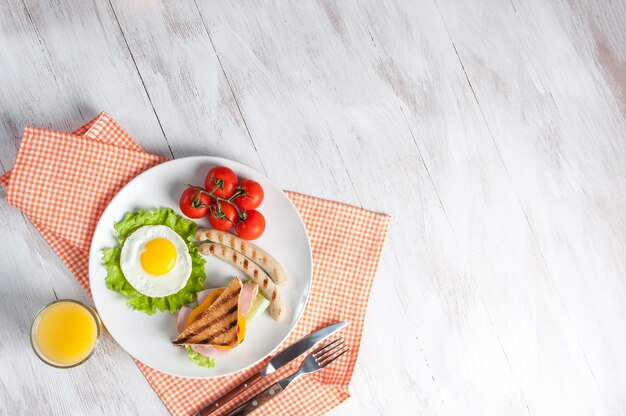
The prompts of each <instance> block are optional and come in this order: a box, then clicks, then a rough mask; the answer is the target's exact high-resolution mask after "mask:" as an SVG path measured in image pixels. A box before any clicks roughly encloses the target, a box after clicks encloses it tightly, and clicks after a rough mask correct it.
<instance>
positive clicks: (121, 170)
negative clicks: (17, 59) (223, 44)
mask: <svg viewBox="0 0 626 416" xmlns="http://www.w3.org/2000/svg"><path fill="white" fill-rule="evenodd" d="M163 161H165V159H164V158H162V157H160V156H155V155H151V154H148V153H145V152H144V151H143V150H141V148H140V147H139V146H138V145H137V144H136V143H135V142H134V141H133V140H132V139H131V138H130V137H129V136H128V135H127V134H126V133H125V132H124V131H123V130H122V129H121V128H120V127H119V126H118V125H117V123H115V121H113V119H111V118H110V117H109V116H108V115H106V114H104V113H102V114H100V115H99V116H97V117H96V118H95V119H93V120H91V121H90V122H89V123H87V124H86V125H84V126H82V127H81V128H79V129H78V130H77V131H75V132H74V133H73V134H67V133H60V132H56V131H51V130H46V129H39V128H32V127H26V128H25V129H24V136H23V138H22V143H21V145H20V149H19V152H18V156H17V160H16V161H15V166H14V168H13V170H12V171H11V172H7V173H6V174H4V175H3V176H1V177H0V183H3V184H4V185H5V186H6V187H7V200H8V202H9V203H11V204H12V205H15V206H16V207H18V208H19V209H21V210H22V211H23V212H24V213H25V214H26V215H27V216H28V217H29V218H30V219H31V220H32V221H33V223H34V224H35V225H36V226H37V228H38V229H39V230H40V231H41V233H42V234H43V236H44V237H45V238H46V240H47V241H48V243H50V245H51V246H52V248H53V249H54V251H55V252H56V253H57V254H58V255H59V257H60V258H61V259H62V260H63V262H64V263H65V264H66V265H67V266H68V268H69V269H70V270H71V271H72V273H73V274H74V275H75V276H76V278H77V280H78V281H79V283H80V284H81V285H82V286H83V287H84V288H85V290H86V291H88V292H89V280H88V268H87V263H88V257H89V246H90V242H91V237H92V235H93V231H94V229H95V226H96V224H97V222H98V219H99V217H100V214H101V213H102V211H103V210H104V208H105V207H106V205H107V203H108V202H109V200H110V199H111V198H112V197H113V196H114V195H115V194H116V193H117V192H118V191H119V190H120V189H121V188H122V187H123V186H124V185H125V184H126V183H127V182H128V181H129V180H130V179H132V178H133V177H135V176H136V175H137V174H139V173H140V172H142V171H144V170H146V169H148V168H150V167H152V166H154V165H156V164H158V163H161V162H163ZM287 195H288V196H289V198H291V200H292V201H293V203H294V204H295V206H296V208H297V209H298V211H299V212H300V215H301V216H302V219H303V220H304V223H305V225H306V228H307V231H308V233H309V237H310V240H311V246H312V250H313V264H314V268H313V283H312V286H311V292H310V295H309V300H308V302H307V305H306V309H305V311H304V313H303V314H302V317H301V318H300V321H299V322H298V324H297V325H296V327H295V329H294V330H293V332H292V333H291V334H290V336H289V337H288V339H287V340H286V341H285V343H284V344H283V345H281V346H280V347H279V349H278V350H282V349H284V348H285V347H286V346H288V345H289V344H291V343H292V342H294V341H296V340H298V339H299V338H301V337H303V336H304V335H306V334H308V333H310V332H312V331H314V330H316V329H318V328H321V327H323V326H325V325H328V324H330V323H333V322H337V321H342V320H345V321H349V322H350V325H349V326H348V327H347V328H344V329H343V330H342V331H341V336H343V338H344V339H345V341H346V343H347V344H348V345H349V346H350V352H349V353H348V354H346V356H344V357H342V359H340V360H337V361H336V362H334V363H333V364H332V365H331V366H329V367H327V368H325V369H324V370H322V371H319V372H317V373H315V374H312V375H310V376H306V377H302V378H301V379H299V380H298V381H296V382H294V383H293V384H292V385H291V386H289V388H288V389H287V390H285V391H284V392H283V393H281V395H280V396H278V397H277V398H276V399H274V400H271V401H270V402H268V403H267V404H265V405H264V406H262V407H261V408H259V409H258V410H257V411H256V412H255V415H264V416H265V415H266V416H269V415H321V414H324V413H326V412H327V411H329V410H330V409H332V408H333V407H335V406H337V405H338V404H339V403H341V402H343V401H344V400H346V399H347V398H348V397H349V393H348V384H349V382H350V378H351V377H352V372H353V370H354V365H355V363H356V358H357V354H358V351H359V344H360V341H361V333H362V329H363V321H364V319H365V311H366V307H367V302H368V299H369V294H370V290H371V286H372V283H373V280H374V274H375V272H376V268H377V265H378V261H379V258H380V254H381V251H382V247H383V242H384V239H385V236H386V233H387V227H388V223H389V217H388V216H385V215H381V214H376V213H373V212H370V211H365V210H363V209H360V208H356V207H352V206H348V205H344V204H340V203H337V202H332V201H327V200H322V199H319V198H314V197H310V196H306V195H302V194H297V193H293V192H287ZM301 360H302V358H301V359H299V360H298V361H296V362H294V363H292V364H291V365H289V366H286V367H285V368H283V369H281V370H280V371H278V372H277V373H276V374H272V375H271V376H269V377H266V379H264V380H263V381H262V382H260V383H258V384H257V385H256V386H254V387H253V388H251V389H250V391H248V392H246V393H244V394H243V395H242V396H240V397H239V398H238V400H236V401H234V402H233V403H231V404H230V406H228V407H224V408H223V409H222V410H221V411H220V412H219V413H218V412H216V413H215V414H216V415H219V414H224V413H225V412H227V411H229V410H232V408H233V407H234V406H236V405H238V404H240V403H241V402H242V401H243V400H245V399H247V398H249V397H250V396H252V395H253V394H256V393H257V392H258V391H260V390H261V389H263V388H266V387H267V386H268V385H270V384H271V383H274V382H275V381H276V380H278V379H280V378H282V377H283V376H285V375H287V374H288V373H289V372H291V371H294V370H295V368H296V367H297V366H298V365H299V363H300V361H301ZM137 365H138V366H139V368H140V369H141V371H142V372H143V373H144V375H145V376H146V378H147V379H148V381H149V382H150V384H152V387H153V388H154V390H155V391H156V392H157V394H158V395H159V396H160V397H161V399H162V400H163V402H164V403H165V405H166V406H167V408H168V409H169V410H170V412H171V413H172V414H173V415H176V416H178V415H189V414H193V413H195V412H196V411H198V410H199V409H200V408H201V407H203V406H204V405H205V404H207V403H210V402H212V401H214V400H215V399H217V398H218V397H219V396H221V395H222V394H224V393H225V392H226V391H228V390H229V389H230V388H232V387H233V386H235V385H237V384H239V383H240V382H241V381H243V380H244V379H245V378H247V377H249V376H250V375H252V374H253V373H254V372H256V371H258V370H259V369H260V368H261V367H262V366H263V365H264V363H259V364H258V365H256V366H254V367H253V368H250V369H248V370H246V371H242V372H240V373H237V374H234V375H231V376H226V377H220V378H215V379H207V380H193V379H185V378H180V377H173V376H168V375H165V374H163V373H160V372H158V371H156V370H154V369H152V368H150V367H148V366H146V365H144V364H142V363H140V362H138V361H137Z"/></svg>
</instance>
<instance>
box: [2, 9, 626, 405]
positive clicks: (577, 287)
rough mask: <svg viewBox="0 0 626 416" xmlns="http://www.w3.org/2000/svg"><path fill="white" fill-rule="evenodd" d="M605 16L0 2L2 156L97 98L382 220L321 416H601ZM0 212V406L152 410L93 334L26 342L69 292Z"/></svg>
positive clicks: (621, 347) (624, 177)
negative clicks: (347, 343) (335, 389)
mask: <svg viewBox="0 0 626 416" xmlns="http://www.w3.org/2000/svg"><path fill="white" fill-rule="evenodd" d="M625 29H626V3H624V2H623V1H620V0H614V1H597V0H596V1H593V0H586V1H577V0H572V1H569V2H566V1H556V0H555V1H547V0H523V1H521V0H506V1H505V0H482V1H468V0H450V1H446V0H419V1H409V0H389V1H388V0H386V1H384V2H383V1H358V2H357V1H300V2H289V4H288V3H287V2H284V1H274V2H272V1H265V0H260V1H243V0H234V1H228V2H225V1H210V0H196V1H195V2H194V1H190V0H177V1H171V0H94V1H73V0H56V1H44V0H2V1H1V2H0V154H1V157H0V164H1V168H2V169H3V171H4V170H7V169H9V168H10V167H11V166H12V165H13V161H14V159H15V155H16V152H17V148H18V145H19V138H20V135H21V131H22V129H23V127H24V125H26V124H31V125H34V126H38V127H49V128H54V129H59V130H65V131H71V130H73V129H74V128H76V127H77V126H79V125H80V124H82V123H83V122H85V121H87V120H88V119H90V118H91V117H93V116H94V115H96V114H97V113H98V112H100V111H107V112H108V113H110V114H111V115H112V116H113V117H114V118H115V119H116V120H117V121H118V122H119V123H120V124H121V125H122V126H123V127H124V128H125V129H127V131H128V132H129V133H130V134H131V135H132V136H133V137H134V138H135V139H136V140H137V141H138V142H139V143H140V144H141V145H142V146H143V147H144V148H145V149H146V150H148V151H150V152H154V153H158V154H161V155H164V156H168V157H182V156H189V155H198V154H208V155H217V156H222V157H226V158H231V159H235V160H238V161H240V162H243V163H246V164H248V165H250V166H252V167H254V168H256V169H258V170H260V171H262V172H264V173H265V174H267V176H269V177H270V178H271V179H272V180H274V181H275V182H276V183H278V184H279V185H281V186H282V187H284V188H285V189H290V190H294V191H299V192H303V193H307V194H311V195H316V196H319V197H323V198H329V199H335V200H339V201H342V202H346V203H349V204H355V205H359V206H363V207H364V208H367V209H371V210H375V211H380V212H386V213H389V214H391V215H393V217H394V219H393V222H392V226H391V229H390V234H389V239H388V241H387V244H386V247H385V252H384V256H383V260H382V263H381V266H380V269H379V273H378V276H377V278H376V282H375V285H374V289H373V294H372V299H371V303H370V306H369V311H368V317H367V322H366V326H365V332H364V339H363V344H362V350H361V354H360V358H359V361H358V365H357V368H356V372H355V375H354V379H353V383H352V388H351V390H352V394H353V397H352V398H351V399H350V400H348V401H347V402H346V403H345V404H343V405H341V406H340V407H339V408H337V409H336V410H335V411H334V412H333V413H332V414H333V415H379V414H380V415H400V414H423V415H568V416H570V415H591V414H593V415H624V414H626V324H625V322H626V133H625V132H626V30H625ZM2 195H3V194H2ZM0 205H1V208H0V265H1V267H0V315H1V316H2V325H1V326H0V328H1V329H0V414H7V415H18V414H76V415H87V414H88V415H97V414H102V415H114V414H120V415H126V414H137V415H139V414H141V415H146V414H150V415H159V414H161V415H164V414H167V410H166V408H165V407H164V406H163V404H162V403H161V402H160V400H159V398H158V397H157V395H156V394H155V393H154V392H153V391H152V390H151V388H150V385H149V384H148V383H147V382H146V381H145V380H144V378H143V376H142V374H141V373H140V372H139V370H138V369H137V368H136V366H135V364H134V363H133V362H132V360H131V358H130V357H129V356H128V355H127V354H126V353H125V352H124V351H123V350H122V349H121V348H120V347H119V346H118V345H116V344H115V342H114V341H112V340H111V338H110V337H108V336H105V337H104V342H103V346H102V348H100V349H99V351H98V352H97V354H96V355H95V357H94V358H92V359H91V360H89V361H88V363H87V364H86V365H84V366H82V367H79V368H76V369H72V370H69V371H59V370H55V369H52V368H48V367H45V366H44V365H43V364H41V363H40V362H39V361H38V360H37V359H36V358H35V356H34V355H33V354H32V353H31V351H30V347H29V345H28V329H29V325H30V322H31V319H32V317H33V315H34V313H35V312H36V311H37V310H38V309H39V308H40V307H41V306H42V305H44V304H45V303H47V302H49V301H50V300H51V299H54V297H55V296H57V297H68V298H78V299H82V300H86V298H85V295H84V294H83V292H82V290H81V289H80V288H79V286H78V284H76V283H75V281H74V280H73V279H72V277H71V275H70V274H69V272H68V271H67V270H66V269H65V268H64V266H63V265H62V263H61V262H60V261H59V260H58V259H57V258H56V257H55V255H54V254H53V252H52V250H51V249H50V248H49V247H48V246H47V245H46V243H45V241H44V240H43V238H42V237H41V236H40V235H39V234H38V232H37V230H36V229H35V228H34V227H33V226H32V225H31V224H30V223H29V222H28V221H27V220H25V218H24V217H23V216H22V214H21V213H20V212H19V211H17V210H16V209H14V208H12V207H10V206H8V205H7V203H6V200H5V199H4V197H2V198H0Z"/></svg>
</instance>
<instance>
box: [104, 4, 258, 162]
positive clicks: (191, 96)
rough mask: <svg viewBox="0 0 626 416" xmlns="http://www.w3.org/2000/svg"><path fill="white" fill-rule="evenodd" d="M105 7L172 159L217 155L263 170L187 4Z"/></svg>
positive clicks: (205, 37) (235, 101) (198, 19)
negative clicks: (113, 19)
mask: <svg viewBox="0 0 626 416" xmlns="http://www.w3.org/2000/svg"><path fill="white" fill-rule="evenodd" d="M111 4H112V6H113V8H114V11H115V16H116V19H117V21H118V23H119V25H120V28H121V30H122V33H123V35H124V38H125V41H126V42H127V44H128V47H129V50H130V51H131V53H132V54H133V60H134V63H135V64H136V66H137V69H138V71H139V73H140V74H141V78H142V81H143V83H144V85H145V87H146V89H147V91H148V93H149V95H150V97H151V102H152V104H153V105H154V108H155V110H156V112H157V114H158V115H159V119H160V122H161V125H162V126H163V130H164V132H165V135H166V136H167V139H168V143H169V145H170V147H171V149H172V152H173V155H174V156H175V157H183V156H196V155H203V154H204V155H212V156H222V157H226V158H230V159H235V160H238V161H240V162H242V163H246V164H247V165H249V166H251V167H253V168H256V169H257V170H259V171H264V167H263V165H262V163H261V161H260V159H259V156H258V155H257V153H256V149H255V144H254V142H253V140H252V138H251V137H250V135H249V133H248V131H247V127H246V125H245V121H244V120H243V119H242V117H241V114H240V112H239V103H238V98H237V97H236V96H235V95H233V92H232V90H231V85H230V83H229V80H228V79H227V78H226V77H225V75H224V72H223V70H222V68H221V65H220V62H219V60H218V58H217V56H216V55H215V51H214V49H213V45H212V43H211V39H210V38H209V36H208V34H207V32H206V29H205V27H204V25H203V22H202V19H201V16H200V15H199V14H198V10H197V8H196V6H195V5H194V3H193V1H187V2H176V3H172V2H169V1H156V2H150V3H149V4H147V3H136V4H129V3H128V2H126V1H119V0H113V1H112V2H111ZM148 5H149V7H148Z"/></svg>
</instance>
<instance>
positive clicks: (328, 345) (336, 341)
mask: <svg viewBox="0 0 626 416" xmlns="http://www.w3.org/2000/svg"><path fill="white" fill-rule="evenodd" d="M339 341H343V339H341V338H337V339H336V340H334V341H332V342H329V343H328V344H326V345H323V346H321V347H319V348H318V349H316V350H315V351H313V352H312V353H311V354H312V355H315V354H317V353H318V352H320V351H322V350H323V349H326V348H328V347H330V346H331V345H333V344H336V343H338V342H339Z"/></svg>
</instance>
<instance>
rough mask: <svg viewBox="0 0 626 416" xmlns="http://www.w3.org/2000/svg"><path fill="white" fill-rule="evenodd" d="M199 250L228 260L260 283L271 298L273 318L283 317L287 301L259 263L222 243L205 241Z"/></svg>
mask: <svg viewBox="0 0 626 416" xmlns="http://www.w3.org/2000/svg"><path fill="white" fill-rule="evenodd" d="M198 251H199V252H200V254H204V255H205V256H209V255H211V256H215V257H217V258H219V259H222V260H224V261H227V262H229V263H230V264H232V265H233V266H235V267H236V268H238V269H239V270H241V271H242V272H244V273H245V274H246V275H248V276H249V277H250V279H252V281H253V282H254V283H256V284H257V285H259V289H261V292H262V293H263V295H264V296H265V297H266V298H267V299H269V301H270V307H269V311H270V315H271V316H272V318H273V319H274V320H275V321H279V320H281V319H282V317H283V316H284V315H285V303H284V302H283V300H282V298H281V297H280V294H279V293H278V287H276V285H275V284H274V282H272V279H270V277H269V276H268V274H267V273H266V272H265V271H264V270H263V269H261V268H260V267H259V265H257V264H256V263H254V262H253V261H251V260H250V259H248V258H247V257H246V256H244V255H243V254H241V253H239V252H237V251H235V250H233V249H232V248H230V247H227V246H224V245H221V244H216V243H203V244H200V246H199V247H198Z"/></svg>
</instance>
